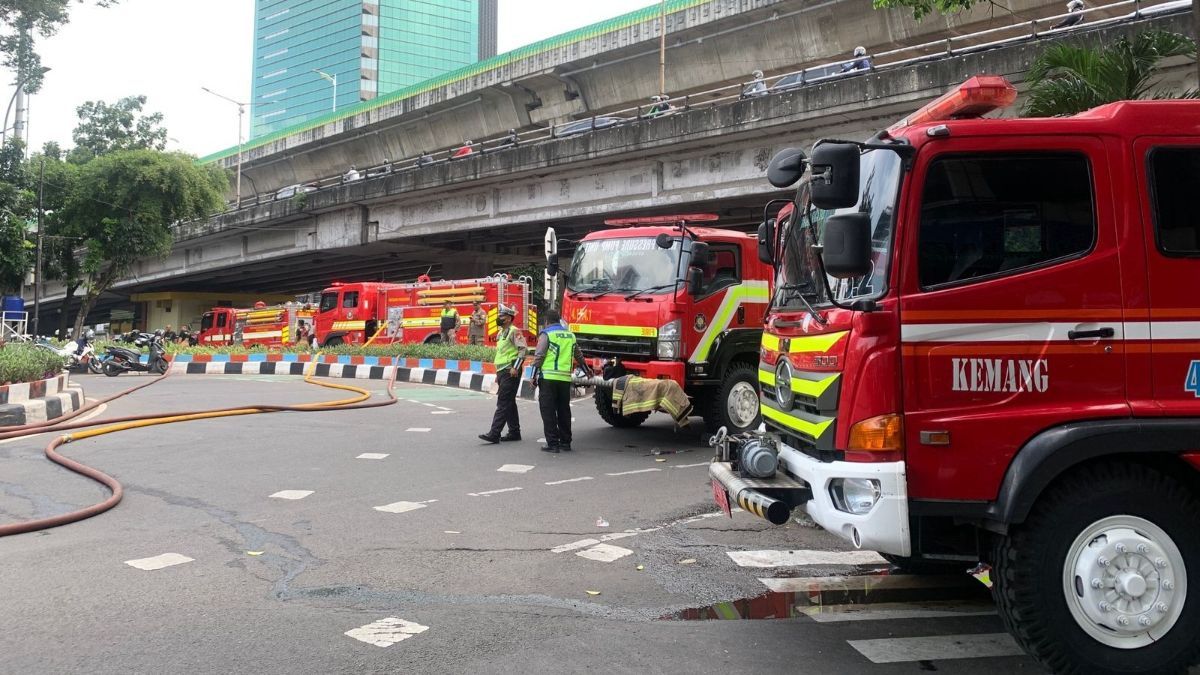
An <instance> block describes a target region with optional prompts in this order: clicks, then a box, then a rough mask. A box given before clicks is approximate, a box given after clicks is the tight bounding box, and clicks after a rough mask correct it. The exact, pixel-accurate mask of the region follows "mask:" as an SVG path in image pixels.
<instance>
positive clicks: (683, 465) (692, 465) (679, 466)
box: [671, 462, 712, 469]
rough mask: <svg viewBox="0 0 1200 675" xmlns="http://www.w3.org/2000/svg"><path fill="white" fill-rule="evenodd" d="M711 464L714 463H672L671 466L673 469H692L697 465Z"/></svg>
mask: <svg viewBox="0 0 1200 675" xmlns="http://www.w3.org/2000/svg"><path fill="white" fill-rule="evenodd" d="M709 464H712V462H696V463H695V464H673V465H671V468H672V469H691V468H694V467H697V466H708V465H709Z"/></svg>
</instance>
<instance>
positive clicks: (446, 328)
mask: <svg viewBox="0 0 1200 675" xmlns="http://www.w3.org/2000/svg"><path fill="white" fill-rule="evenodd" d="M438 330H440V331H441V333H442V342H444V343H446V344H453V343H454V342H455V341H456V339H455V336H456V335H457V334H458V310H457V309H455V307H454V303H452V302H450V301H449V300H447V301H446V302H445V303H444V304H443V305H442V321H441V324H440V325H439V328H438Z"/></svg>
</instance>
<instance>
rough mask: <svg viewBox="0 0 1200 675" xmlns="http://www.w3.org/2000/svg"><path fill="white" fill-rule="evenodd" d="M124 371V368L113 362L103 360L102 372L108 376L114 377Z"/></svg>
mask: <svg viewBox="0 0 1200 675" xmlns="http://www.w3.org/2000/svg"><path fill="white" fill-rule="evenodd" d="M123 372H125V369H124V368H122V367H120V366H118V365H117V364H115V363H113V362H112V361H105V362H104V374H105V375H107V376H108V377H116V376H118V375H120V374H121V373H123Z"/></svg>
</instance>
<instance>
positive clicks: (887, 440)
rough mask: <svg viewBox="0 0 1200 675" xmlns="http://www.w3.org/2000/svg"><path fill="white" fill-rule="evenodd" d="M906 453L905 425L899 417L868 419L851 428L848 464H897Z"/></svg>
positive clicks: (885, 416)
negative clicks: (904, 452)
mask: <svg viewBox="0 0 1200 675" xmlns="http://www.w3.org/2000/svg"><path fill="white" fill-rule="evenodd" d="M903 451H904V424H903V422H902V421H901V418H900V416H899V415H895V414H892V415H880V416H879V417H870V418H867V419H865V420H863V421H861V422H859V423H858V424H855V425H854V426H852V427H850V442H849V444H848V446H847V447H846V453H845V454H846V461H847V462H896V461H899V460H900V459H901V454H902V453H903Z"/></svg>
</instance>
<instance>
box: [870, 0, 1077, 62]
mask: <svg viewBox="0 0 1200 675" xmlns="http://www.w3.org/2000/svg"><path fill="white" fill-rule="evenodd" d="M1073 1H1074V2H1079V0H1073ZM854 55H855V56H866V55H867V48H866V47H862V46H859V47H855V48H854Z"/></svg>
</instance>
